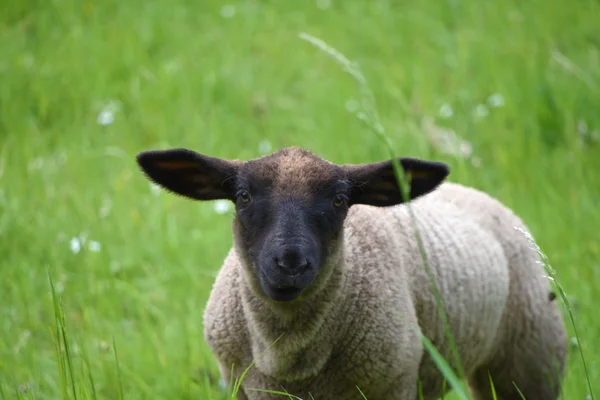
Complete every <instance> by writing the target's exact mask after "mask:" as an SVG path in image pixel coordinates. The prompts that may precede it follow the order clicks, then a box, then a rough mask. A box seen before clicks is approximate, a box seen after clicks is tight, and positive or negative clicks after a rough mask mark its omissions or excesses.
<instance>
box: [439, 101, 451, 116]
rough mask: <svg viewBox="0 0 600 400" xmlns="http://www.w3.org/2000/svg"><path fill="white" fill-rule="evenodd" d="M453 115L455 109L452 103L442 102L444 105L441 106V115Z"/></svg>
mask: <svg viewBox="0 0 600 400" xmlns="http://www.w3.org/2000/svg"><path fill="white" fill-rule="evenodd" d="M453 115H454V111H453V110H452V107H451V106H450V104H442V106H441V107H440V117H442V118H450V117H451V116H453Z"/></svg>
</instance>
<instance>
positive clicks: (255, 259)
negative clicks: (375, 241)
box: [235, 171, 351, 301]
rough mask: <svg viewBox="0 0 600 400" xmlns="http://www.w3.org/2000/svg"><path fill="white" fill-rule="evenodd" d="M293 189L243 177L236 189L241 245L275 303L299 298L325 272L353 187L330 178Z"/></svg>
mask: <svg viewBox="0 0 600 400" xmlns="http://www.w3.org/2000/svg"><path fill="white" fill-rule="evenodd" d="M340 173H341V171H340ZM340 178H341V176H340ZM253 183H254V184H253ZM290 189H292V190H289V191H286V190H285V188H282V187H278V186H277V185H274V184H273V182H260V183H259V184H256V180H255V179H252V178H250V177H245V176H244V175H243V174H242V175H241V176H240V177H239V178H238V182H237V185H236V199H235V204H236V213H237V216H236V218H237V221H236V223H237V226H238V240H240V242H241V248H242V249H244V251H245V255H244V256H245V258H246V261H247V263H248V265H249V266H250V268H252V270H253V271H252V272H253V273H254V274H256V278H257V281H258V284H259V285H260V288H261V289H262V291H263V293H264V295H265V296H267V297H269V298H271V299H273V300H276V301H290V300H294V299H295V298H297V297H298V296H300V295H301V294H302V293H303V292H304V291H305V289H307V288H308V287H309V286H310V285H311V283H313V282H314V280H315V278H316V277H317V275H318V274H319V272H320V271H321V270H322V269H323V268H325V267H326V264H327V261H328V252H329V249H330V247H331V245H332V243H333V242H334V241H335V240H336V239H337V238H338V236H339V234H340V232H341V229H342V226H343V223H344V218H345V217H346V214H347V211H348V200H349V196H350V189H351V188H350V184H349V183H348V182H347V181H345V180H343V179H330V180H323V181H315V182H311V183H310V190H297V188H295V187H293V186H291V187H290ZM306 189H309V188H306Z"/></svg>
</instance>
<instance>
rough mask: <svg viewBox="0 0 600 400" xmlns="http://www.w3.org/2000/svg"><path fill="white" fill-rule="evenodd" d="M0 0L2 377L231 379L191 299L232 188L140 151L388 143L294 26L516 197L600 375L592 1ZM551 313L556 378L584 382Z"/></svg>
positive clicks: (570, 390)
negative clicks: (141, 161)
mask: <svg viewBox="0 0 600 400" xmlns="http://www.w3.org/2000/svg"><path fill="white" fill-rule="evenodd" d="M2 3H3V4H2V11H0V49H1V51H2V55H1V57H0V398H4V399H13V398H27V399H59V398H63V399H66V398H70V399H71V398H72V399H75V398H78V399H81V398H84V399H86V398H97V399H117V398H123V399H167V398H168V399H217V400H218V399H224V398H226V396H225V395H224V394H223V393H222V391H221V390H220V389H219V386H218V384H217V379H218V372H217V368H216V364H215V361H214V359H213V357H212V355H211V354H210V352H209V350H208V347H207V346H206V344H205V342H204V339H203V327H202V312H203V308H204V304H205V302H206V300H207V298H208V295H209V292H210V289H211V286H212V283H213V281H214V278H215V276H216V273H217V271H218V269H219V267H220V264H221V262H222V260H223V258H224V257H225V255H226V253H227V251H228V249H229V247H230V246H231V221H232V212H233V210H232V208H231V207H229V206H228V204H227V203H220V202H209V203H199V202H192V201H188V200H184V199H182V198H178V197H176V196H173V195H170V194H168V193H166V192H164V191H161V190H158V189H157V188H156V187H154V186H152V185H150V184H149V183H148V181H147V180H146V179H145V178H144V177H143V175H142V174H141V172H140V171H139V170H138V168H137V165H136V163H135V155H136V154H137V153H138V152H139V151H143V150H149V149H163V148H169V147H187V148H191V149H194V150H196V151H199V152H201V153H204V154H209V155H214V156H218V157H223V158H238V159H248V158H254V157H258V156H260V155H261V154H265V153H268V152H270V151H273V150H275V149H278V148H280V147H284V146H291V145H296V146H302V147H306V148H308V149H311V150H313V151H315V152H316V153H317V154H319V155H321V156H323V157H325V158H327V159H329V160H331V161H334V162H337V163H345V162H354V163H361V162H371V161H378V160H382V159H385V158H387V157H388V153H387V149H386V147H385V146H383V145H382V142H381V141H380V140H379V138H378V137H377V135H375V134H374V132H373V131H372V129H370V127H369V126H368V125H367V124H365V123H364V121H363V120H361V118H360V117H361V115H362V114H361V113H362V112H363V111H364V110H362V102H361V100H362V97H361V96H362V95H361V91H360V88H359V87H358V86H357V84H356V81H355V80H354V79H353V78H352V77H351V76H350V75H349V74H347V73H346V72H345V71H344V70H343V69H342V68H340V66H339V65H338V64H337V63H336V62H335V61H334V60H332V58H331V57H329V56H328V55H327V54H325V53H324V52H322V51H320V50H319V49H318V48H316V47H315V46H313V45H311V44H310V43H308V42H307V41H305V40H302V39H301V38H300V37H299V34H300V33H302V32H306V33H308V34H310V35H314V36H315V37H319V38H321V39H323V40H324V41H326V42H327V43H329V44H330V45H331V46H333V47H335V48H336V49H338V50H339V51H341V52H342V53H344V54H345V55H346V56H347V57H348V58H350V59H351V60H353V61H355V62H356V63H357V65H358V66H360V69H361V70H362V72H363V73H364V76H365V77H366V79H367V80H368V82H369V85H370V87H371V89H372V92H373V94H374V98H375V101H376V104H377V108H378V111H379V115H380V117H381V121H380V122H381V125H382V127H384V128H385V132H386V134H387V135H388V136H389V138H390V140H391V141H392V143H393V149H394V151H395V152H396V153H397V154H400V155H404V156H414V157H421V158H428V159H435V160H440V161H444V162H446V163H448V164H449V165H450V166H451V168H452V172H451V175H450V180H452V181H455V182H460V183H464V184H469V185H473V186H474V187H476V188H479V189H482V190H485V191H487V192H488V193H490V194H491V195H493V196H496V197H497V198H499V199H500V200H502V201H503V202H504V203H505V204H507V205H508V206H510V207H512V208H513V209H514V210H515V212H516V213H518V214H519V215H520V216H522V218H523V219H524V221H525V222H526V223H527V225H528V226H529V228H530V229H531V231H532V232H533V234H534V235H535V237H536V239H537V242H538V244H539V245H540V246H541V248H542V249H543V250H544V252H545V253H546V254H547V256H548V259H549V261H550V264H551V265H552V267H553V268H554V269H555V270H556V274H557V279H558V280H559V282H560V284H561V285H562V286H563V287H564V289H565V291H566V293H567V295H568V299H569V301H570V304H571V306H572V312H573V316H574V319H575V321H576V324H577V329H578V332H579V336H580V339H581V345H582V346H583V353H584V354H585V356H586V362H587V367H588V370H589V372H588V375H589V379H590V381H591V382H592V385H595V386H596V391H597V392H598V394H597V395H598V396H600V385H599V384H598V382H600V360H599V359H598V354H600V342H598V340H597V338H598V337H600V317H599V314H598V309H597V308H596V307H597V302H598V299H600V240H598V233H597V232H598V226H599V225H600V177H599V171H600V108H599V107H600V29H599V25H598V15H600V3H598V2H597V1H593V0H574V1H570V2H568V1H560V0H550V1H541V0H531V1H528V2H521V1H515V0H507V1H502V2H491V1H475V0H441V1H433V0H422V1H419V2H399V1H392V0H387V1H385V0H377V1H376V0H373V1H368V2H367V1H364V2H361V1H354V2H350V1H346V2H341V1H335V0H316V1H305V2H275V1H255V0H246V1H238V2H236V1H231V2H218V1H212V0H211V1H203V2H194V1H189V0H174V1H166V0H150V1H141V0H129V1H127V2H118V1H114V0H106V1H101V2H92V1H85V0H83V1H76V0H49V1H37V0H20V1H8V0H5V1H3V2H2ZM594 227H596V228H594ZM50 278H51V281H52V282H53V285H54V293H55V295H56V302H53V296H52V289H51V288H52V287H51V284H50ZM55 306H56V307H55ZM57 311H58V313H57ZM62 313H64V325H62V324H61V325H59V328H60V326H64V327H65V330H64V332H63V331H61V329H58V330H57V323H56V320H57V319H56V315H59V316H61V315H62ZM565 318H566V321H567V324H568V327H569V332H570V336H571V338H572V340H571V349H572V352H571V354H570V359H569V365H568V369H567V376H566V379H565V382H564V389H563V391H564V394H563V396H562V398H563V399H585V398H586V396H587V395H590V393H589V390H588V387H587V382H586V373H585V371H584V368H583V364H582V360H581V357H580V356H579V352H578V349H577V346H578V344H577V342H576V340H575V336H574V331H573V325H572V324H571V323H570V320H569V319H568V317H567V314H566V312H565ZM59 320H60V318H59ZM65 333H66V335H65ZM67 352H68V354H69V357H67V358H66V356H65V355H66V354H67ZM67 361H68V362H67ZM357 398H358V397H357ZM449 398H452V399H454V398H455V397H452V396H449ZM317 400H319V399H317Z"/></svg>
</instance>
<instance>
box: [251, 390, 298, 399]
mask: <svg viewBox="0 0 600 400" xmlns="http://www.w3.org/2000/svg"><path fill="white" fill-rule="evenodd" d="M248 390H251V391H253V392H260V393H270V394H275V395H278V396H282V397H287V398H288V399H292V400H303V399H302V398H300V397H298V396H294V395H292V394H289V393H287V392H280V391H277V390H269V389H248Z"/></svg>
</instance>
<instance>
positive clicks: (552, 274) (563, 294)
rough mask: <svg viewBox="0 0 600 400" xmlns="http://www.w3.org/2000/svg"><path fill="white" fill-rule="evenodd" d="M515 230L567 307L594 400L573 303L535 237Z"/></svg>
mask: <svg viewBox="0 0 600 400" xmlns="http://www.w3.org/2000/svg"><path fill="white" fill-rule="evenodd" d="M515 229H516V230H518V231H519V232H521V233H522V234H523V235H525V237H526V238H527V240H528V241H529V243H530V245H531V248H532V249H533V250H534V251H535V252H536V253H537V254H538V255H539V256H540V261H538V262H539V263H540V264H541V265H542V266H543V267H544V269H545V271H546V273H547V274H548V279H549V280H550V282H552V283H553V285H554V287H555V288H556V290H557V291H558V294H559V296H560V298H561V300H562V302H563V304H564V305H565V308H566V309H567V314H569V319H570V321H571V325H573V332H574V333H575V339H576V340H577V348H578V349H579V355H580V357H581V362H582V364H583V370H584V373H585V378H586V381H587V387H588V391H589V398H590V400H594V390H593V389H592V382H591V379H590V373H589V370H588V367H587V363H586V361H585V356H584V351H583V344H582V343H581V337H580V336H579V331H578V330H577V324H576V323H575V317H574V316H573V310H572V309H571V303H570V302H569V299H568V298H567V293H566V292H565V290H564V288H563V287H562V285H561V284H560V283H559V282H558V280H557V279H556V276H557V275H556V271H555V270H554V268H553V267H552V266H551V265H550V262H549V260H548V256H546V253H544V252H543V251H542V249H541V248H540V246H539V245H538V244H537V242H536V241H535V239H534V238H533V236H531V234H530V233H529V232H527V231H525V230H523V229H521V228H519V227H515Z"/></svg>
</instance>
